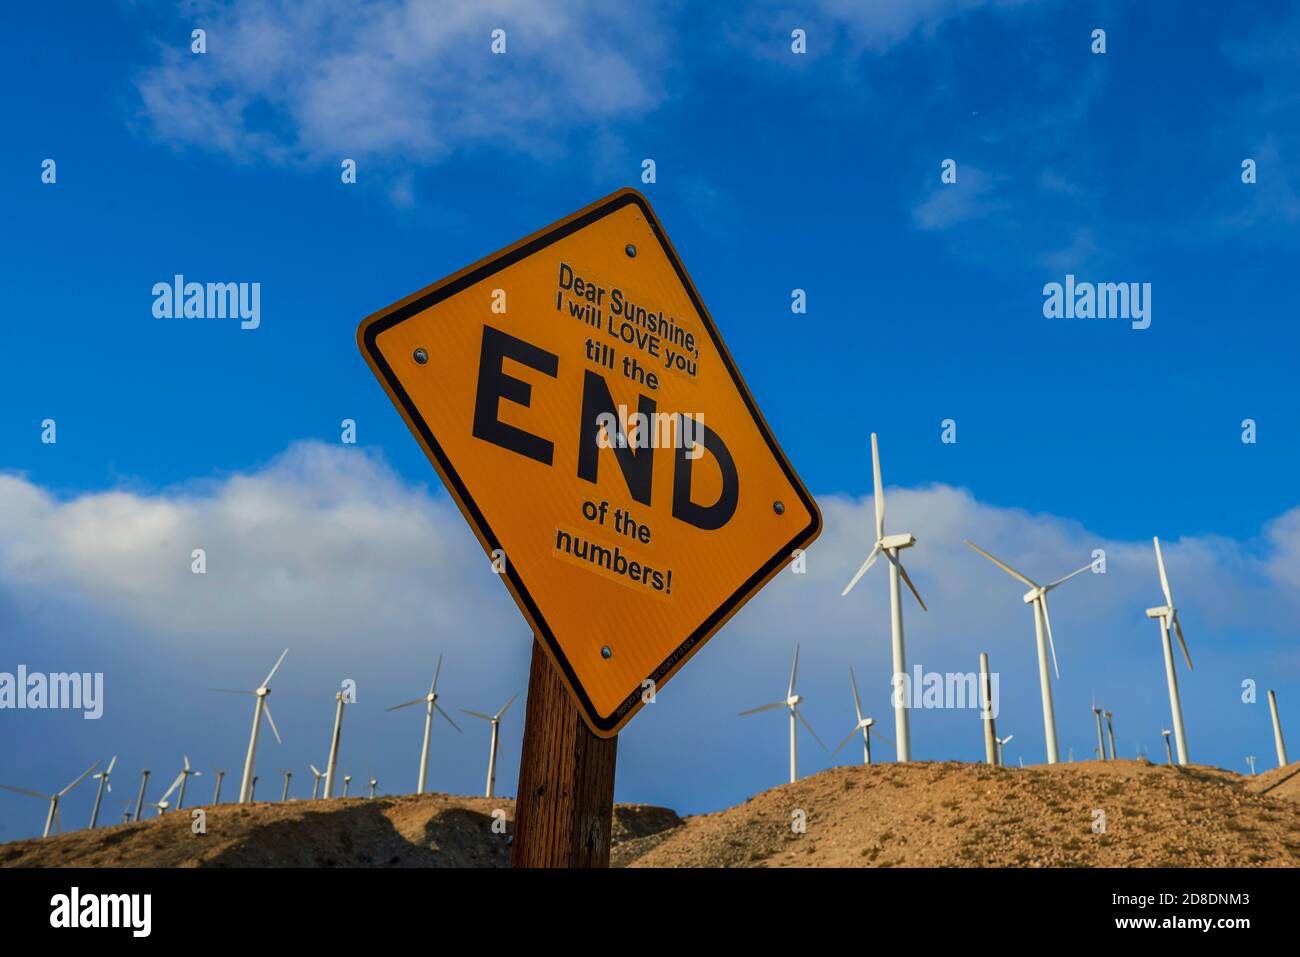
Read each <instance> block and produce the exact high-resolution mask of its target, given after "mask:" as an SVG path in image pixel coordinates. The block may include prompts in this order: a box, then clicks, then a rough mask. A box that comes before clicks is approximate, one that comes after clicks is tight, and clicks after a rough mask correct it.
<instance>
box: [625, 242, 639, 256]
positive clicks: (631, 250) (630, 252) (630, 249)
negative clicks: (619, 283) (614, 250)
mask: <svg viewBox="0 0 1300 957" xmlns="http://www.w3.org/2000/svg"><path fill="white" fill-rule="evenodd" d="M623 252H625V253H627V257H628V259H636V247H635V246H633V245H632V244H631V243H628V244H627V246H626V247H624V249H623Z"/></svg>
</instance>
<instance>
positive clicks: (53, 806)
mask: <svg viewBox="0 0 1300 957" xmlns="http://www.w3.org/2000/svg"><path fill="white" fill-rule="evenodd" d="M100 763H101V762H99V761H96V762H95V763H94V764H92V765H91V766H90V767H88V768H86V770H85V771H83V772H82V774H81V777H79V778H77V780H75V781H73V782H72V783H71V784H69V785H68V786H67V787H66V788H64V789H63V790H62V791H59V792H57V793H56V794H41V793H40V792H38V791H29V790H27V789H26V788H16V787H12V786H11V785H8V784H0V788H4V789H5V790H6V791H13V792H14V793H15V794H26V795H27V796H28V797H34V798H40V799H41V800H42V801H49V802H50V810H49V813H48V814H46V815H45V832H44V833H43V834H41V837H49V836H50V827H51V826H53V825H56V824H57V825H58V828H59V831H60V832H62V831H63V819H62V818H61V817H59V801H61V800H62V799H63V798H64V797H65V796H66V795H67V793H68V792H69V791H71V790H72V789H73V788H75V787H76V786H77V785H78V784H80V783H81V782H82V781H84V780H86V778H87V777H89V776H90V773H91V772H92V771H94V770H95V768H97V767H99V765H100Z"/></svg>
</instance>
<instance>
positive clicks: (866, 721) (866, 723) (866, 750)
mask: <svg viewBox="0 0 1300 957" xmlns="http://www.w3.org/2000/svg"><path fill="white" fill-rule="evenodd" d="M849 683H850V684H851V685H852V686H853V711H854V713H856V714H857V716H858V723H857V724H855V725H854V726H853V730H852V731H850V732H849V733H848V735H847V736H846V737H845V738H844V740H843V741H841V742H840V744H839V747H837V748H836V749H835V750H834V751H832V752H831V754H832V755H835V754H839V753H840V749H841V748H843V747H844V745H846V744H848V743H849V742H850V741H852V740H853V736H854V735H855V734H857V733H858V732H859V731H861V732H862V763H863V764H870V763H871V729H872V726H873V725H875V723H876V719H875V718H864V717H863V716H862V702H861V701H860V700H859V699H858V679H857V678H856V677H854V675H853V669H852V668H850V669H849ZM808 730H809V731H811V730H812V729H811V728H809V729H808ZM876 735H877V736H878V737H881V738H884V739H885V740H886V741H889V739H888V738H885V736H884V735H883V734H881V733H880V732H879V731H877V732H876ZM814 737H816V735H814ZM889 743H890V744H893V743H894V742H892V741H889Z"/></svg>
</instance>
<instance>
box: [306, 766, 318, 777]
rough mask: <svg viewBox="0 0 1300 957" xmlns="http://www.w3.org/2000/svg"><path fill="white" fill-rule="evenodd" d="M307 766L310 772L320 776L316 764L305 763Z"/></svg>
mask: <svg viewBox="0 0 1300 957" xmlns="http://www.w3.org/2000/svg"><path fill="white" fill-rule="evenodd" d="M307 767H309V768H311V773H312V774H314V775H316V777H320V776H321V772H320V770H319V769H318V768H317V767H316V765H314V764H309V765H307Z"/></svg>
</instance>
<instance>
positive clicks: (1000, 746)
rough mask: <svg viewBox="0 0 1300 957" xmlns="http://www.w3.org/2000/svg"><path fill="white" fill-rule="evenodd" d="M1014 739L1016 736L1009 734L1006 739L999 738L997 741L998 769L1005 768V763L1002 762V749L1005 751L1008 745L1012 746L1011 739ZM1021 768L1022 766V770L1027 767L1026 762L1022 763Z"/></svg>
mask: <svg viewBox="0 0 1300 957" xmlns="http://www.w3.org/2000/svg"><path fill="white" fill-rule="evenodd" d="M1014 737H1015V735H1014V734H1009V735H1007V736H1006V737H1005V738H998V739H997V742H998V767H1002V766H1003V762H1002V749H1003V748H1004V747H1005V746H1006V745H1008V744H1010V743H1011V739H1012V738H1014ZM1020 766H1021V767H1022V768H1023V767H1024V766H1025V762H1024V761H1023V760H1022V761H1021V762H1020Z"/></svg>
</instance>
